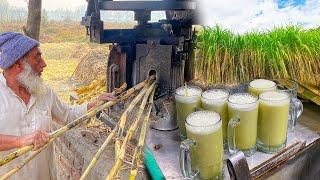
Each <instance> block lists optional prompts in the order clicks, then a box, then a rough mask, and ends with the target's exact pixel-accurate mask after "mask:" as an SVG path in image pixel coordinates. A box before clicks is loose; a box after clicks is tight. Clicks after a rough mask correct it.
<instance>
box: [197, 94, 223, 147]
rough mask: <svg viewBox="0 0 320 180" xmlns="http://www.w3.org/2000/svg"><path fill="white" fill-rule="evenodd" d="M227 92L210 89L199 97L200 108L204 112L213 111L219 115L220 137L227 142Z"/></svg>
mask: <svg viewBox="0 0 320 180" xmlns="http://www.w3.org/2000/svg"><path fill="white" fill-rule="evenodd" d="M228 97H229V92H228V91H227V90H223V89H211V90H208V91H205V92H203V93H202V95H201V106H202V108H203V109H204V110H208V111H214V112H217V113H218V114H219V115H220V118H221V120H222V135H223V141H224V143H226V141H227V128H228V122H229V119H228V104H227V100H228Z"/></svg>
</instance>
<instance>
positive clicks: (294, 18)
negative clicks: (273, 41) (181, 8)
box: [200, 0, 320, 33]
mask: <svg viewBox="0 0 320 180" xmlns="http://www.w3.org/2000/svg"><path fill="white" fill-rule="evenodd" d="M200 1H201V4H200V5H201V9H202V10H201V11H200V12H202V19H203V20H204V23H205V24H206V25H210V26H214V25H216V24H219V25H221V26H223V27H225V28H228V29H230V30H231V31H233V32H237V33H244V32H248V31H264V30H269V29H273V28H274V27H275V26H285V25H300V26H303V27H305V28H315V27H319V26H320V0H221V1H220V0H219V1H218V0H200ZM208 7H210V8H208Z"/></svg>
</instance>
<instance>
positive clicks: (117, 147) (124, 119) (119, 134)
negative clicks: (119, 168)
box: [115, 81, 152, 178]
mask: <svg viewBox="0 0 320 180" xmlns="http://www.w3.org/2000/svg"><path fill="white" fill-rule="evenodd" d="M151 83H152V81H149V83H148V85H150V84H151ZM147 90H148V86H146V87H145V88H144V89H142V90H141V92H140V93H139V94H138V96H137V97H135V98H134V99H133V101H132V102H131V103H130V105H129V107H128V108H127V109H126V110H125V111H124V113H123V114H122V115H121V117H120V121H119V129H118V132H117V138H116V142H115V157H118V156H119V155H120V147H121V138H122V136H123V132H124V128H125V125H126V122H127V118H128V115H129V114H130V112H131V111H132V110H133V108H134V107H135V106H136V104H138V102H139V101H140V100H141V99H142V97H143V95H144V94H145V93H146V92H147ZM116 178H119V177H118V174H116Z"/></svg>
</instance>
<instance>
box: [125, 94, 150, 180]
mask: <svg viewBox="0 0 320 180" xmlns="http://www.w3.org/2000/svg"><path fill="white" fill-rule="evenodd" d="M154 93H155V91H153V92H152V94H151V96H150V99H149V103H150V105H149V108H148V111H147V115H146V117H145V118H144V120H143V123H142V127H141V132H140V136H139V142H138V146H137V147H136V148H135V150H134V154H133V158H132V166H131V171H130V176H129V179H130V180H135V178H136V176H137V174H138V165H139V162H141V154H142V152H143V146H144V143H145V138H146V134H147V129H148V124H149V118H150V113H151V109H152V104H153V98H154Z"/></svg>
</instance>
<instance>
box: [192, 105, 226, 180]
mask: <svg viewBox="0 0 320 180" xmlns="http://www.w3.org/2000/svg"><path fill="white" fill-rule="evenodd" d="M201 112H205V111H201ZM201 112H199V113H201ZM196 113H198V112H196ZM211 113H213V112H211ZM214 114H216V115H214V116H212V115H211V116H209V117H208V118H207V119H211V122H214V121H217V120H216V119H217V118H216V117H218V120H219V115H218V114H217V113H214ZM200 116H201V115H200ZM187 121H188V120H187ZM208 122H210V121H206V119H205V118H202V119H200V118H199V119H196V118H194V123H193V124H196V126H195V127H193V126H190V125H186V128H187V137H188V139H191V140H194V141H195V145H194V146H191V148H190V149H191V151H190V159H191V167H192V169H193V170H196V171H199V177H200V179H216V178H218V177H221V176H222V173H223V171H222V169H223V139H222V129H221V125H222V124H221V121H220V122H219V123H217V124H215V125H213V126H212V125H210V123H208ZM190 124H192V123H190ZM199 126H204V127H202V128H199Z"/></svg>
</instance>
